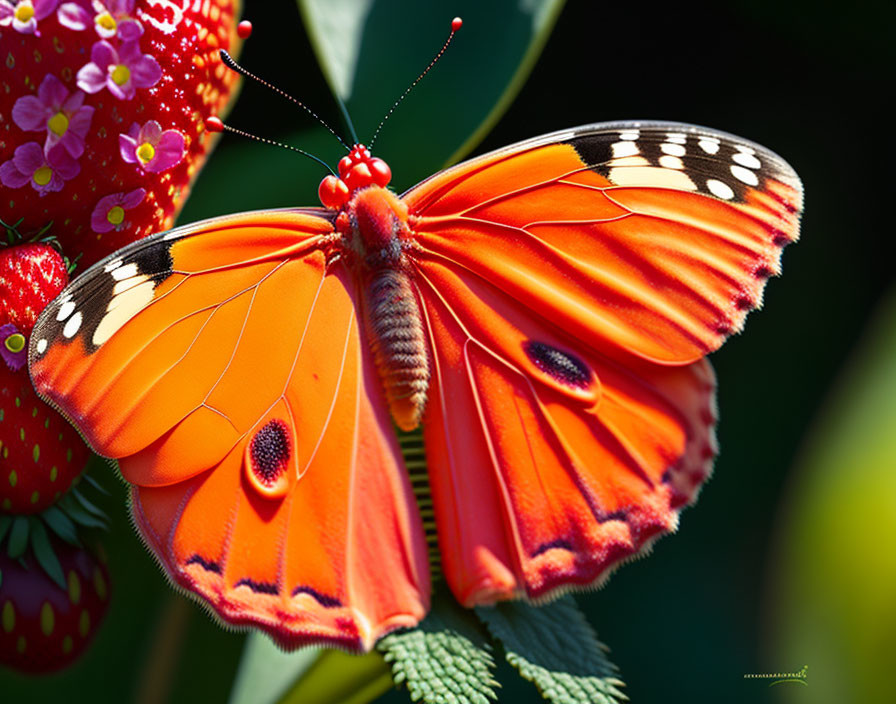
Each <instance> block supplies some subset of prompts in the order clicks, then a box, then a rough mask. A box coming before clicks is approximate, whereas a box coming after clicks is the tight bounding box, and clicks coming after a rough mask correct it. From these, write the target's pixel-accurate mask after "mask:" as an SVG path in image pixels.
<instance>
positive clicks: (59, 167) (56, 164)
mask: <svg viewBox="0 0 896 704" xmlns="http://www.w3.org/2000/svg"><path fill="white" fill-rule="evenodd" d="M47 163H48V164H49V165H50V168H52V169H53V173H54V174H56V175H58V176H59V177H60V178H63V179H65V180H66V181H68V180H69V179H73V178H74V177H75V176H77V175H78V174H79V173H81V165H80V164H79V163H78V162H77V161H75V159H74V158H72V155H71V154H69V153H68V152H67V151H66V150H65V149H63V148H62V146H61V145H60V146H58V147H56V148H54V149H51V150H50V152H49V153H48V154H47ZM60 188H61V186H60Z"/></svg>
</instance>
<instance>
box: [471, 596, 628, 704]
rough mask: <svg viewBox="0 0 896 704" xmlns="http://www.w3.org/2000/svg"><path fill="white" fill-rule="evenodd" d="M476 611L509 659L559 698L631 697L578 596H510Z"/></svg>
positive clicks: (599, 702) (561, 702)
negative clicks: (541, 599) (539, 599)
mask: <svg viewBox="0 0 896 704" xmlns="http://www.w3.org/2000/svg"><path fill="white" fill-rule="evenodd" d="M476 614H477V615H478V616H479V618H481V619H482V621H483V622H484V623H485V625H486V627H487V628H488V630H489V632H490V633H491V634H492V636H494V637H495V638H496V639H497V640H499V641H500V642H501V644H502V645H503V646H504V651H505V653H506V657H507V661H508V662H509V663H510V664H511V665H513V666H514V667H515V668H516V669H517V670H519V672H520V674H521V675H522V676H523V677H524V678H525V679H527V680H529V681H531V682H533V683H534V684H535V686H536V687H538V690H539V691H540V692H541V695H542V696H543V697H544V698H545V699H547V700H548V701H551V702H556V704H592V703H593V704H613V703H614V702H618V701H622V700H626V699H628V697H626V696H625V695H624V694H623V693H622V692H621V691H620V690H619V687H621V686H623V683H622V681H621V680H619V679H618V677H617V676H616V674H617V672H618V670H617V668H616V666H615V665H614V664H613V663H611V662H610V661H609V660H608V659H607V655H606V651H607V648H606V646H605V645H603V644H602V643H601V642H600V641H598V640H597V636H596V635H595V634H594V631H593V630H592V628H591V626H590V625H589V624H588V622H587V621H586V620H585V616H584V614H582V612H581V611H580V610H579V607H578V606H577V605H576V602H575V601H574V600H573V598H572V597H570V596H566V597H563V598H562V599H558V600H557V601H555V602H553V603H550V604H546V605H544V606H537V607H536V606H530V605H529V604H526V603H524V602H505V603H502V604H499V605H497V606H494V607H478V608H477V609H476Z"/></svg>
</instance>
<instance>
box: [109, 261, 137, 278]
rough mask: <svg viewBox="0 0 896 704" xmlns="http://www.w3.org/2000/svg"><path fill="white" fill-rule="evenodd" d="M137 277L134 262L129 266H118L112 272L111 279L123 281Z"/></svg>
mask: <svg viewBox="0 0 896 704" xmlns="http://www.w3.org/2000/svg"><path fill="white" fill-rule="evenodd" d="M136 275H137V264H136V263H135V262H131V263H130V264H125V265H124V266H120V267H118V268H117V269H115V270H114V271H113V272H112V278H113V279H115V280H116V281H124V279H130V278H131V277H132V276H136Z"/></svg>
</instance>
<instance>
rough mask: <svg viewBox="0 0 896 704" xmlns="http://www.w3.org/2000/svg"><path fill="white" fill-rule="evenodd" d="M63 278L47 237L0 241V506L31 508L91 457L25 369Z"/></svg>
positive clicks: (54, 494)
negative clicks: (40, 319) (40, 320)
mask: <svg viewBox="0 0 896 704" xmlns="http://www.w3.org/2000/svg"><path fill="white" fill-rule="evenodd" d="M67 282H68V270H67V268H66V263H65V260H64V259H63V257H62V255H61V254H60V253H59V252H58V251H57V250H56V249H55V248H54V247H52V246H51V245H50V244H48V243H46V242H30V243H27V244H19V245H16V246H12V247H0V357H2V359H3V361H0V511H2V512H7V513H36V512H38V511H42V510H43V509H45V508H47V507H48V506H50V505H51V504H52V503H54V502H55V501H56V500H57V499H58V498H59V497H60V496H61V495H62V494H64V493H65V492H66V491H68V489H69V487H70V486H71V484H72V481H73V480H74V479H75V478H76V477H77V476H78V475H80V473H81V471H82V470H83V469H84V465H85V464H86V463H87V460H88V458H89V457H90V451H89V450H88V448H87V446H86V445H85V444H84V441H83V440H82V439H81V437H80V436H79V435H78V432H77V431H76V430H75V429H74V427H73V426H71V425H69V423H68V422H67V421H66V420H65V419H64V418H63V417H62V416H60V415H59V414H58V413H57V412H56V411H55V410H53V409H52V408H51V407H50V406H48V405H47V404H45V403H44V402H43V401H42V400H41V399H40V398H38V396H37V394H36V393H35V391H34V387H32V386H31V380H30V379H29V378H28V371H27V369H25V368H24V366H25V361H26V356H27V351H28V349H27V340H28V336H29V335H30V334H31V330H32V328H33V327H34V323H35V322H36V320H37V316H38V314H39V313H40V312H41V311H42V310H43V309H44V307H45V306H46V305H47V303H49V302H50V301H51V300H52V299H53V298H55V297H56V294H58V293H59V291H61V290H62V288H63V287H64V286H65V284H66V283H67Z"/></svg>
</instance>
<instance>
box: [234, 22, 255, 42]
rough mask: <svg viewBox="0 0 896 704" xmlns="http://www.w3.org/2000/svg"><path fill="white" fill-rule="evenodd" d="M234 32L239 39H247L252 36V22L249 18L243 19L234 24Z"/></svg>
mask: <svg viewBox="0 0 896 704" xmlns="http://www.w3.org/2000/svg"><path fill="white" fill-rule="evenodd" d="M236 34H237V36H238V37H239V38H240V39H248V38H249V37H251V36H252V23H251V22H250V21H249V20H243V21H242V22H240V23H239V24H238V25H237V26H236Z"/></svg>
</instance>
